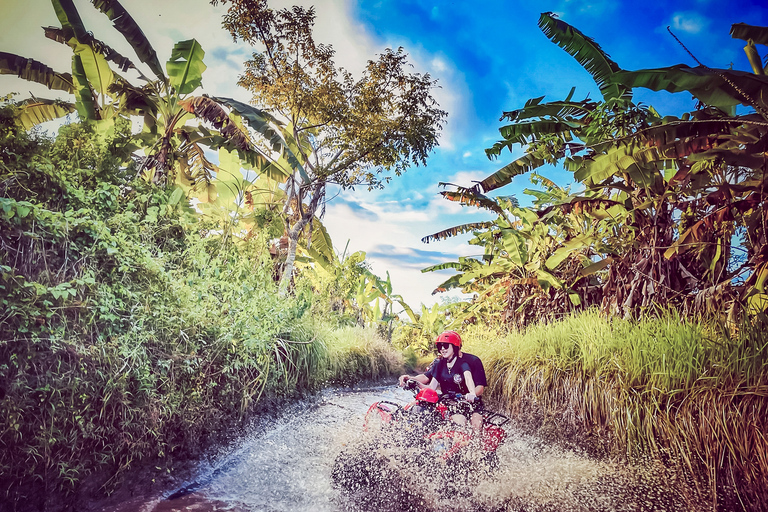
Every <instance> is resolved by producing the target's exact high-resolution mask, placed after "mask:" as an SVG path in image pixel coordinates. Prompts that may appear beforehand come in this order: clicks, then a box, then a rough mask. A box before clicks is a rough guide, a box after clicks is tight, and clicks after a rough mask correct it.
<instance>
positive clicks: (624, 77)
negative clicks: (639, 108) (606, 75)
mask: <svg viewBox="0 0 768 512" xmlns="http://www.w3.org/2000/svg"><path fill="white" fill-rule="evenodd" d="M726 80H727V81H726ZM611 81H613V82H615V83H617V84H623V85H625V86H627V87H631V88H635V87H643V88H645V89H651V90H652V91H668V92H672V93H676V92H683V91H688V92H690V93H691V94H693V95H694V96H695V97H696V98H698V99H699V100H701V102H702V103H704V104H706V105H712V106H714V107H718V108H722V109H726V110H727V111H728V112H731V113H732V110H733V109H732V107H734V106H736V105H739V104H742V105H750V106H755V104H757V105H758V106H759V107H762V108H768V104H767V103H766V101H765V99H764V91H765V90H766V88H768V76H765V75H755V74H753V73H748V72H746V71H737V70H733V69H710V68H705V67H703V66H697V67H695V68H692V67H690V66H686V65H684V64H678V65H676V66H670V67H667V68H658V69H643V70H639V71H619V72H617V73H614V75H613V76H612V77H611ZM731 84H734V85H735V86H736V87H734V85H731ZM737 88H738V89H737Z"/></svg>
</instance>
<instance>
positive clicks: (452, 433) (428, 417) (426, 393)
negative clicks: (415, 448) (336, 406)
mask: <svg viewBox="0 0 768 512" xmlns="http://www.w3.org/2000/svg"><path fill="white" fill-rule="evenodd" d="M405 388H406V389H408V390H410V391H412V392H413V393H414V395H415V396H414V401H413V402H411V403H409V404H407V405H406V406H402V405H400V404H398V403H395V402H390V401H388V400H381V401H379V402H375V403H373V404H372V405H371V406H370V407H369V408H368V411H367V412H366V413H365V420H364V422H363V428H364V429H365V430H366V431H371V430H378V429H381V428H382V427H385V426H386V427H390V428H391V427H393V426H395V427H403V428H406V429H408V430H412V429H413V428H412V427H413V424H416V425H417V428H416V431H417V432H416V433H415V434H416V435H423V438H422V441H423V442H422V443H418V444H422V445H424V446H426V447H427V448H428V449H429V451H431V452H432V454H433V455H434V456H435V457H437V458H438V459H440V460H442V461H448V460H450V459H452V458H454V457H456V456H461V455H464V453H463V452H464V451H465V450H473V449H474V450H476V449H477V445H473V444H471V443H470V440H471V435H470V433H469V432H468V431H467V430H466V427H464V428H462V427H460V426H459V425H456V424H455V423H454V422H453V421H451V419H450V416H449V413H448V405H447V402H449V401H451V400H453V401H462V400H464V397H463V396H462V395H461V394H448V393H444V394H442V395H441V394H438V393H437V392H436V391H435V390H433V389H431V388H423V389H421V390H419V387H418V384H417V383H416V381H414V380H408V381H406V385H405ZM482 416H483V428H482V431H481V432H482V433H481V438H480V443H479V448H480V449H481V450H482V452H483V453H482V454H481V455H480V460H481V461H482V462H484V463H485V464H486V465H487V466H489V467H490V468H491V469H494V468H495V467H496V465H497V464H498V457H497V455H496V449H497V448H498V447H499V446H500V445H501V444H502V443H503V442H504V440H505V439H506V438H507V433H506V431H505V430H504V429H503V428H502V427H503V426H504V425H505V424H506V423H507V422H509V418H508V417H507V416H504V415H503V414H500V413H497V412H491V411H487V410H486V411H483V413H482ZM419 427H420V428H419ZM411 441H412V442H415V441H417V440H413V439H412V440H411Z"/></svg>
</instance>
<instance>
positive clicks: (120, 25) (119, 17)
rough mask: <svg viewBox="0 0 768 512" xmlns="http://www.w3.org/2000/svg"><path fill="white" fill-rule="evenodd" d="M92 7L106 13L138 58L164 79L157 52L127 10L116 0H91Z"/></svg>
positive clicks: (158, 76)
mask: <svg viewBox="0 0 768 512" xmlns="http://www.w3.org/2000/svg"><path fill="white" fill-rule="evenodd" d="M91 2H92V3H93V5H94V7H96V8H97V9H98V10H100V11H101V12H103V13H104V14H106V15H107V17H108V18H109V20H110V21H112V22H113V24H114V27H115V29H117V30H118V31H119V32H120V33H121V34H122V35H123V37H124V38H125V40H126V41H128V44H130V45H131V47H132V48H133V51H134V52H136V56H138V57H139V60H140V61H141V62H143V63H145V64H146V65H147V66H149V69H151V70H152V73H154V74H155V76H157V78H159V79H160V80H163V81H165V75H164V74H163V67H162V66H161V65H160V60H159V59H158V58H157V53H156V52H155V50H154V48H152V45H151V44H150V42H149V40H148V39H147V37H146V36H145V35H144V32H142V31H141V28H139V26H138V24H137V23H136V21H135V20H134V19H133V18H132V17H131V15H130V14H128V11H126V10H125V8H124V7H123V6H122V5H121V4H120V2H118V1H117V0H91Z"/></svg>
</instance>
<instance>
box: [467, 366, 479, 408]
mask: <svg viewBox="0 0 768 512" xmlns="http://www.w3.org/2000/svg"><path fill="white" fill-rule="evenodd" d="M464 382H465V383H466V384H467V390H469V393H467V394H466V395H464V398H465V399H466V400H467V402H474V401H475V398H477V396H479V395H478V394H477V387H475V380H474V379H473V378H472V372H471V371H469V369H466V370H464ZM480 393H482V389H481V390H480Z"/></svg>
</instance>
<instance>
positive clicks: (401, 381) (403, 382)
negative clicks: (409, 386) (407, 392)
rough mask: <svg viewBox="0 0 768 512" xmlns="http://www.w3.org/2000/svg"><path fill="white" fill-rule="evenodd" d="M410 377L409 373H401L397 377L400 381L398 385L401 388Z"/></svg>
mask: <svg viewBox="0 0 768 512" xmlns="http://www.w3.org/2000/svg"><path fill="white" fill-rule="evenodd" d="M410 378H411V376H410V375H401V376H400V378H399V379H397V380H399V381H400V387H401V388H402V387H405V383H406V382H408V381H409V380H410Z"/></svg>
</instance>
